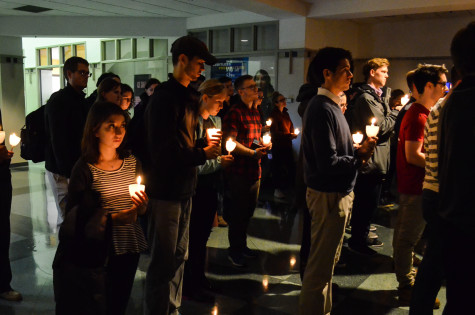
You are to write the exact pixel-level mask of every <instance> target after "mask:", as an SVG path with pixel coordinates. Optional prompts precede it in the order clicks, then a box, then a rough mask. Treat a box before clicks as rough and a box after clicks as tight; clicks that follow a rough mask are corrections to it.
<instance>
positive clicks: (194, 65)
mask: <svg viewBox="0 0 475 315" xmlns="http://www.w3.org/2000/svg"><path fill="white" fill-rule="evenodd" d="M186 60H187V62H186V63H185V75H186V76H187V77H188V79H190V81H191V82H193V81H196V80H198V78H199V77H200V75H201V72H203V71H204V69H205V61H204V60H203V59H201V58H200V57H196V56H195V57H193V59H191V60H190V59H188V57H186Z"/></svg>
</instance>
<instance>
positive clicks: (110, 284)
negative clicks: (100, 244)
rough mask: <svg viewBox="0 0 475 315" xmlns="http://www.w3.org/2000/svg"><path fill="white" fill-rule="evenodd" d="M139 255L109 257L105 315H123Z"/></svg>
mask: <svg viewBox="0 0 475 315" xmlns="http://www.w3.org/2000/svg"><path fill="white" fill-rule="evenodd" d="M139 258H140V254H123V255H111V257H110V259H109V263H108V266H107V269H106V270H107V273H106V305H107V314H109V315H121V314H125V311H126V309H127V304H128V303H129V298H130V292H132V287H133V285H134V279H135V272H136V271H137V265H138V264H139Z"/></svg>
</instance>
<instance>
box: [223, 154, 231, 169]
mask: <svg viewBox="0 0 475 315" xmlns="http://www.w3.org/2000/svg"><path fill="white" fill-rule="evenodd" d="M233 163H234V157H233V156H232V155H221V166H222V167H223V168H226V167H228V166H230V165H231V164H233Z"/></svg>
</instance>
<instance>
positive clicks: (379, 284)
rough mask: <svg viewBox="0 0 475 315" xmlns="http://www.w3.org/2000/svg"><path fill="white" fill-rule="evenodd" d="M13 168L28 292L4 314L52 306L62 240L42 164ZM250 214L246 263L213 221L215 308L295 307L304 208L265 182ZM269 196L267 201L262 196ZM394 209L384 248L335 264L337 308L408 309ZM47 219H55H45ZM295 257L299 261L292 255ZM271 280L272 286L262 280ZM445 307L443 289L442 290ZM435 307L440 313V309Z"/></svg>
mask: <svg viewBox="0 0 475 315" xmlns="http://www.w3.org/2000/svg"><path fill="white" fill-rule="evenodd" d="M12 176H13V187H14V188H13V195H14V196H13V208H12V215H11V222H12V245H11V251H10V252H11V260H12V269H13V282H12V286H13V287H14V288H15V289H16V290H18V291H20V292H21V293H22V294H23V296H24V301H23V302H20V303H15V302H6V301H3V300H2V301H0V314H1V315H26V314H28V315H29V314H34V315H37V314H54V300H53V288H52V270H51V263H52V260H53V257H54V253H55V250H56V245H57V235H56V234H55V233H54V232H55V231H53V230H52V229H51V228H50V226H54V225H55V224H54V222H55V220H56V217H55V216H54V215H51V214H50V215H49V216H48V213H47V211H46V208H47V207H46V196H45V189H44V169H43V167H42V165H41V164H39V165H33V166H31V167H30V169H29V170H28V168H26V167H23V168H16V169H14V170H13V171H12ZM261 199H262V200H264V202H262V204H261V207H259V208H258V209H257V210H256V212H255V215H254V218H253V219H252V222H251V227H250V231H249V246H250V247H251V248H253V249H257V250H259V252H260V257H259V259H258V260H255V261H252V262H251V263H250V266H249V268H248V269H246V270H238V269H235V268H233V267H232V266H231V265H230V263H229V262H228V260H227V252H226V248H227V247H228V240H227V229H226V228H214V229H213V232H212V235H211V238H210V240H209V242H208V247H209V257H208V258H209V259H208V260H209V266H208V270H209V273H208V277H209V279H210V280H211V283H212V285H213V286H214V288H215V291H216V296H217V299H216V307H217V309H218V314H233V315H237V314H246V315H251V314H276V315H279V314H296V313H297V305H298V296H299V293H300V287H301V282H300V277H299V273H298V266H299V255H298V253H299V247H300V246H299V242H300V227H301V215H300V213H295V212H292V211H291V210H290V209H289V208H290V207H289V205H288V204H286V203H277V202H274V201H273V200H272V199H273V198H270V197H269V198H266V192H265V190H264V192H263V196H261ZM265 200H267V201H265ZM393 217H394V212H393V211H391V209H387V210H386V211H384V210H382V211H380V212H379V214H378V216H377V218H376V221H377V223H379V224H378V225H377V226H378V232H377V233H378V234H379V235H380V238H381V239H382V241H383V242H384V243H385V245H384V246H383V247H382V248H381V249H378V252H379V253H380V255H377V256H375V257H371V258H363V257H359V256H356V255H354V254H351V253H349V252H348V251H347V249H346V248H344V251H343V256H344V257H345V259H346V260H347V262H348V263H347V267H346V268H344V269H339V270H337V271H336V274H335V277H334V282H335V283H337V284H338V285H339V287H340V289H339V292H338V294H336V296H335V297H334V308H333V312H332V314H367V315H371V314H408V308H407V307H401V308H400V307H398V306H397V298H396V290H395V289H396V286H397V282H396V278H395V276H394V274H393V273H392V258H391V255H392V248H391V240H392V233H393V230H392V229H391V228H390V226H391V222H392V220H393ZM48 222H50V223H48ZM293 258H294V259H295V264H292V262H293V261H294V259H293ZM146 266H147V257H146V256H142V258H141V261H140V265H139V270H138V271H137V274H136V279H135V284H134V288H133V292H132V298H131V300H130V302H129V307H128V311H127V314H142V297H143V285H144V278H145V270H146ZM265 282H267V283H268V284H267V286H265V285H263V283H265ZM439 299H440V300H441V302H442V307H443V306H444V305H445V289H444V288H442V290H441V291H440V292H439ZM181 313H182V314H183V315H200V314H212V313H213V307H212V306H208V305H205V304H201V303H196V302H192V301H184V303H183V306H182V308H181ZM434 314H442V311H441V310H436V311H434Z"/></svg>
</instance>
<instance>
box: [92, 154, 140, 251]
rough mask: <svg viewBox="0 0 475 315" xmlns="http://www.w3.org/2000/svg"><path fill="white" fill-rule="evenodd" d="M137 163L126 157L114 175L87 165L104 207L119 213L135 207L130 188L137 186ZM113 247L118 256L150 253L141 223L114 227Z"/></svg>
mask: <svg viewBox="0 0 475 315" xmlns="http://www.w3.org/2000/svg"><path fill="white" fill-rule="evenodd" d="M136 163H137V161H136V159H135V157H134V156H133V155H131V156H129V157H126V158H125V159H124V162H123V163H122V166H121V167H120V168H119V169H118V170H115V171H106V170H102V169H99V168H97V167H95V166H94V165H92V164H88V166H89V169H90V170H91V173H92V189H93V190H96V191H98V192H99V193H100V194H101V206H102V208H104V209H107V210H109V213H111V214H112V213H116V212H119V211H121V210H126V209H130V208H131V207H132V206H133V202H132V199H131V198H130V194H129V185H130V184H136ZM112 245H113V249H114V254H115V255H121V254H126V253H140V252H142V251H144V250H146V249H147V242H146V241H145V236H144V233H143V231H142V228H141V227H140V225H139V224H138V222H134V223H132V224H125V225H115V224H114V225H112Z"/></svg>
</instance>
